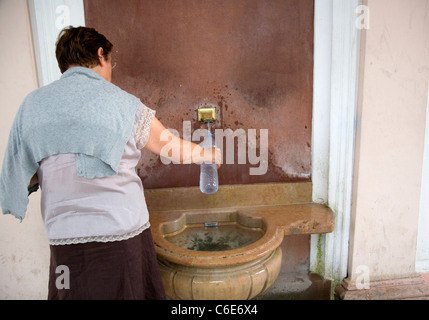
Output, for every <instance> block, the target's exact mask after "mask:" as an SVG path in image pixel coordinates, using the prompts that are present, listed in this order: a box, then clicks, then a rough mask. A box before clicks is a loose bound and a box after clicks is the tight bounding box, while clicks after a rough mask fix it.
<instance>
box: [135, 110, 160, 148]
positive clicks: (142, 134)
mask: <svg viewBox="0 0 429 320" xmlns="http://www.w3.org/2000/svg"><path fill="white" fill-rule="evenodd" d="M155 113H156V112H155V110H152V109H149V108H147V107H145V108H144V109H143V111H142V114H141V117H140V120H139V122H138V125H137V131H136V139H137V148H138V149H143V148H144V146H145V145H146V143H147V141H148V139H149V133H150V126H151V124H152V121H153V118H154V117H155Z"/></svg>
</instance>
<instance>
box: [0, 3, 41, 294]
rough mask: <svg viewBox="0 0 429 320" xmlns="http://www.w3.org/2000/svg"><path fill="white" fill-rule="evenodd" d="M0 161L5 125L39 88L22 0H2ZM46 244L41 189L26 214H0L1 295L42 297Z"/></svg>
mask: <svg viewBox="0 0 429 320" xmlns="http://www.w3.org/2000/svg"><path fill="white" fill-rule="evenodd" d="M0 43H1V50H0V70H1V73H0V162H1V161H2V160H3V155H4V151H5V149H6V145H7V141H8V136H9V130H10V127H11V125H12V121H13V119H14V116H15V114H16V112H17V110H18V108H19V105H20V104H21V102H22V100H23V99H24V97H25V96H26V95H27V94H28V93H29V92H31V91H33V90H34V89H36V88H37V75H36V66H35V61H34V52H33V46H32V38H31V29H30V20H29V14H28V9H27V1H26V0H1V1H0ZM48 267H49V246H48V242H47V240H46V236H45V233H44V230H43V224H42V219H41V213H40V193H39V194H35V195H32V196H31V197H30V204H29V207H28V211H27V216H26V218H25V219H24V220H23V222H22V223H20V222H19V220H17V219H16V218H14V217H12V216H9V215H6V216H0V299H2V300H4V299H46V297H47V284H48Z"/></svg>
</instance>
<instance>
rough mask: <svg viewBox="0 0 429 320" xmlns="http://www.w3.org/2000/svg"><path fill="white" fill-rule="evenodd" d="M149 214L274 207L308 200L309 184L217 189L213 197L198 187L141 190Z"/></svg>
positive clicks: (297, 183) (309, 200)
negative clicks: (173, 211) (208, 209)
mask: <svg viewBox="0 0 429 320" xmlns="http://www.w3.org/2000/svg"><path fill="white" fill-rule="evenodd" d="M144 193H145V197H146V200H147V206H148V209H149V213H151V212H155V211H156V212H159V211H172V210H192V209H207V208H210V209H215V208H231V207H233V208H237V207H257V206H267V205H268V206H276V205H290V204H300V203H309V202H311V201H312V199H311V194H312V184H311V182H291V183H261V184H244V185H225V186H220V187H219V191H218V192H217V193H215V194H210V195H207V194H203V193H202V192H201V191H200V189H199V188H198V187H188V188H161V189H145V191H144Z"/></svg>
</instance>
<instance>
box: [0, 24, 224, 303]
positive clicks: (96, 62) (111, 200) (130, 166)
mask: <svg viewBox="0 0 429 320" xmlns="http://www.w3.org/2000/svg"><path fill="white" fill-rule="evenodd" d="M112 47H113V46H112V44H111V43H110V42H109V41H108V40H107V39H106V38H105V37H104V36H103V35H102V34H100V33H98V32H97V31H96V30H94V29H92V28H86V27H78V28H73V27H68V28H65V29H64V30H63V31H62V32H61V33H60V35H59V38H58V41H57V46H56V56H57V60H58V65H59V67H60V70H61V72H62V73H63V75H62V76H61V79H60V80H58V81H55V82H53V83H52V84H50V85H48V86H45V87H43V88H40V89H38V90H36V91H34V92H32V93H30V94H29V95H28V96H27V97H26V99H25V100H24V102H23V103H22V105H21V107H20V109H19V111H18V114H17V115H16V117H15V121H14V124H13V126H12V129H11V134H10V137H9V144H8V148H7V151H6V154H5V159H4V161H3V169H2V175H1V180H0V202H1V205H2V210H3V213H7V214H13V215H14V216H16V217H17V218H19V219H21V220H22V219H23V218H24V215H25V210H26V206H27V203H28V191H29V192H30V193H31V192H34V191H36V190H37V189H38V186H39V185H40V187H41V189H42V199H41V202H42V203H41V206H42V216H43V221H44V227H45V231H46V234H47V236H48V238H49V242H50V250H51V261H50V276H49V294H48V299H164V298H165V293H164V289H163V286H162V282H161V278H160V273H159V269H158V265H157V261H156V254H155V251H154V246H153V241H152V236H151V232H150V225H149V214H148V210H147V207H146V203H145V199H144V192H143V186H142V182H141V179H140V178H139V177H138V175H137V173H136V170H135V169H136V166H137V164H138V162H139V159H140V156H141V149H142V148H146V149H148V150H150V151H152V152H154V153H156V154H161V152H162V150H163V147H164V146H165V145H166V144H169V146H172V145H175V146H176V147H178V148H180V150H181V152H180V155H179V156H178V158H177V159H175V158H173V157H174V156H175V154H176V153H173V154H172V155H165V154H163V156H165V157H170V158H171V160H172V161H174V162H176V163H177V162H181V163H199V162H203V161H207V162H216V163H218V166H220V158H221V155H220V150H219V149H217V148H212V149H209V150H208V151H209V152H205V151H207V150H204V149H202V148H201V147H200V146H198V145H197V144H194V143H191V142H189V141H184V140H182V139H180V138H178V137H176V136H174V135H173V134H170V133H168V140H167V141H165V139H163V141H161V139H160V137H161V134H162V133H163V132H164V134H165V132H167V131H166V129H165V127H164V126H163V125H162V124H161V122H159V121H158V119H157V118H156V117H155V111H153V110H151V109H149V108H147V107H146V106H145V105H143V104H142V103H141V102H140V100H139V99H138V98H136V97H134V96H132V95H131V94H128V93H126V92H125V91H123V90H121V89H119V88H118V87H117V86H115V85H113V84H111V76H112V61H111V60H112V58H111V51H112ZM170 149H171V148H170ZM30 180H31V182H30V185H29V181H30ZM27 189H28V191H27Z"/></svg>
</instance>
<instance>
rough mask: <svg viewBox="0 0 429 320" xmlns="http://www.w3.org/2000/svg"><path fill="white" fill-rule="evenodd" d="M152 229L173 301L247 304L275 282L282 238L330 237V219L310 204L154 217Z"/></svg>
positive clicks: (326, 211)
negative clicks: (239, 300) (215, 301)
mask: <svg viewBox="0 0 429 320" xmlns="http://www.w3.org/2000/svg"><path fill="white" fill-rule="evenodd" d="M207 223H208V224H209V225H210V224H213V223H216V224H217V226H216V227H207ZM151 225H152V234H153V239H154V243H155V249H156V252H157V255H158V262H159V265H160V269H161V276H162V279H163V283H164V287H165V289H166V293H167V295H168V296H169V297H170V298H171V299H186V300H192V299H204V300H215V299H251V298H253V297H255V296H256V295H258V294H260V293H262V292H264V291H265V290H266V289H267V288H269V287H270V286H271V285H272V284H273V283H274V281H275V280H276V278H277V276H278V274H279V272H280V267H281V260H282V251H281V247H280V244H281V243H282V241H283V237H284V236H285V235H291V234H311V233H326V232H332V230H333V228H334V217H333V214H332V212H331V211H330V209H329V208H327V207H325V206H323V205H319V204H312V203H310V204H300V205H288V206H263V207H257V208H235V209H231V208H230V209H225V208H222V209H210V210H185V211H175V212H158V213H156V214H152V218H151ZM199 242H200V243H201V246H200V247H199V246H198V243H199ZM210 248H211V249H210Z"/></svg>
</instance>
